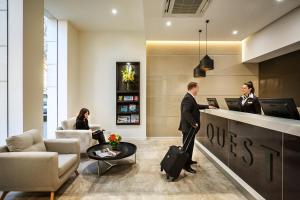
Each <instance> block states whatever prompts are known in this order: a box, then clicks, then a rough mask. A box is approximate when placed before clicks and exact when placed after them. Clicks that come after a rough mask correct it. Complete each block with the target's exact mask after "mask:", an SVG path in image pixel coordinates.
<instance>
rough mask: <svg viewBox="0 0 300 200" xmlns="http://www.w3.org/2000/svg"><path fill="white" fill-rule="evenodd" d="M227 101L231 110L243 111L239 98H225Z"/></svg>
mask: <svg viewBox="0 0 300 200" xmlns="http://www.w3.org/2000/svg"><path fill="white" fill-rule="evenodd" d="M225 101H226V104H227V107H228V109H229V110H233V111H241V106H240V99H239V98H225Z"/></svg>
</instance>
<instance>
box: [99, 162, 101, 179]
mask: <svg viewBox="0 0 300 200" xmlns="http://www.w3.org/2000/svg"><path fill="white" fill-rule="evenodd" d="M98 176H101V166H100V160H98Z"/></svg>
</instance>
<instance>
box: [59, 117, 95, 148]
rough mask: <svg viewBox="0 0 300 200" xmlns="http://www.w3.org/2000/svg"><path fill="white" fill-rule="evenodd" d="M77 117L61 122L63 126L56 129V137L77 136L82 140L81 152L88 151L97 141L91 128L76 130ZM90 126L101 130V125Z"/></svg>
mask: <svg viewBox="0 0 300 200" xmlns="http://www.w3.org/2000/svg"><path fill="white" fill-rule="evenodd" d="M75 123H76V118H75V117H73V118H70V119H67V120H64V121H62V122H61V126H60V127H58V128H57V130H56V131H55V135H56V138H77V139H79V141H80V153H86V150H87V149H88V148H89V147H91V146H93V145H95V144H96V143H97V141H96V140H94V139H93V138H92V131H91V130H76V129H75ZM90 128H91V129H92V130H93V131H95V130H99V129H100V126H99V125H93V124H91V125H90Z"/></svg>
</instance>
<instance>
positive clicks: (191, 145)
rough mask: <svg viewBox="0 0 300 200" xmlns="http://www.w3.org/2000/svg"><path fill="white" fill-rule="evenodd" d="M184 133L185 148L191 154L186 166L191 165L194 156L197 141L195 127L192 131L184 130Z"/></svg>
mask: <svg viewBox="0 0 300 200" xmlns="http://www.w3.org/2000/svg"><path fill="white" fill-rule="evenodd" d="M182 135H183V141H182V142H183V149H186V152H187V153H188V154H189V158H188V160H187V162H186V164H185V167H190V166H191V161H192V157H193V150H194V143H195V134H194V129H193V130H191V133H185V132H182ZM185 141H187V142H185ZM189 141H191V142H190V143H189ZM184 142H185V143H184Z"/></svg>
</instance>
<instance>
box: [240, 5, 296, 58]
mask: <svg viewBox="0 0 300 200" xmlns="http://www.w3.org/2000/svg"><path fill="white" fill-rule="evenodd" d="M242 45H243V47H242V48H243V55H242V61H243V62H262V61H264V60H268V59H271V58H274V57H277V56H280V55H283V54H286V53H289V52H292V51H295V50H297V49H300V7H298V8H296V9H295V10H293V11H291V12H290V13H288V14H287V15H285V16H283V17H282V18H280V19H278V20H277V21H275V22H273V23H272V24H270V25H268V26H267V27H265V28H264V29H262V30H260V31H258V32H257V33H255V34H253V35H252V36H249V37H248V38H246V39H244V40H243V43H242Z"/></svg>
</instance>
